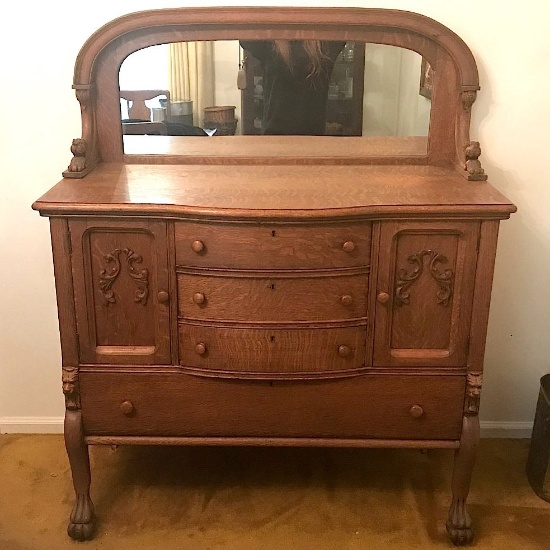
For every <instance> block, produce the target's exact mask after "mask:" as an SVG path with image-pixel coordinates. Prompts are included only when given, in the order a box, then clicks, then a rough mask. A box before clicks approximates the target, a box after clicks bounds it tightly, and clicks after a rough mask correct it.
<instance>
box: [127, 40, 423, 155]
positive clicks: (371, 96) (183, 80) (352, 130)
mask: <svg viewBox="0 0 550 550" xmlns="http://www.w3.org/2000/svg"><path fill="white" fill-rule="evenodd" d="M302 44H303V41H300V42H296V43H293V46H294V49H295V50H297V51H298V54H299V53H300V50H301V49H303V47H302ZM274 45H275V43H274V42H270V41H243V42H242V43H239V41H235V40H234V41H231V40H218V41H215V42H183V43H175V44H174V43H172V44H162V45H157V46H151V47H149V48H144V49H143V50H139V51H137V52H135V53H133V54H131V55H130V56H128V57H127V58H126V59H125V60H124V62H123V64H122V66H121V69H120V73H119V88H120V90H121V92H120V96H121V119H122V120H121V122H122V130H123V134H124V135H125V137H124V145H125V150H126V146H127V144H128V149H129V150H130V151H131V147H132V141H133V142H134V144H137V143H138V142H139V138H128V137H127V136H128V135H159V136H178V135H179V136H182V135H185V136H197V137H199V136H200V137H204V136H216V137H217V136H221V135H235V136H241V135H331V136H342V137H349V136H401V137H404V136H409V137H414V136H418V137H424V138H426V137H427V135H428V127H429V116H430V107H431V100H430V98H429V97H426V95H425V94H422V93H421V91H422V88H421V81H422V58H421V56H420V55H419V54H417V53H416V52H414V51H411V50H407V49H405V48H398V47H395V46H388V45H384V44H364V43H359V42H324V43H323V47H324V48H325V49H326V50H327V52H329V53H331V52H332V59H331V58H330V57H329V55H327V54H325V53H324V52H321V55H322V57H321V59H322V61H324V62H325V63H324V64H323V66H322V70H321V71H320V75H319V76H318V77H317V78H310V77H309V75H308V74H307V72H305V71H304V74H302V73H297V72H296V71H295V70H294V68H293V67H290V68H288V67H287V66H286V65H285V63H283V62H281V63H279V64H278V66H276V65H275V64H274V63H273V62H272V61H271V59H272V58H276V55H277V53H276V51H274V50H275V48H274ZM254 53H255V54H256V55H254ZM298 61H300V58H299V57H298ZM306 63H307V58H306ZM237 67H239V69H238V70H237ZM266 73H267V74H266ZM239 79H241V82H239ZM155 141H157V142H159V143H161V142H162V138H161V139H160V140H147V143H149V144H151V146H152V149H151V151H150V152H151V153H152V152H154V151H155V146H154V143H155ZM417 141H418V142H419V149H421V148H422V147H424V152H425V148H426V139H421V140H417ZM157 148H158V146H157Z"/></svg>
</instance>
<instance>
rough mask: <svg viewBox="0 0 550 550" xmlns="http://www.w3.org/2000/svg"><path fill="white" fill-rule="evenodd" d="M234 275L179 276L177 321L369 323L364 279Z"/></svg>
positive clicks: (307, 275) (352, 277) (337, 276)
mask: <svg viewBox="0 0 550 550" xmlns="http://www.w3.org/2000/svg"><path fill="white" fill-rule="evenodd" d="M232 275H233V274H231V273H226V274H225V275H224V276H222V277H220V276H211V275H207V274H202V275H198V274H196V275H184V274H181V273H180V274H179V275H178V306H179V315H180V316H181V317H185V318H188V319H203V320H206V319H210V320H216V319H228V320H236V321H249V322H254V321H256V322H262V321H263V322H266V321H271V322H279V323H282V322H294V321H306V322H307V321H333V320H338V319H347V320H349V319H358V318H363V319H365V318H366V317H367V307H366V303H365V302H366V295H367V284H368V277H367V276H366V275H364V274H353V275H335V274H333V275H329V276H324V277H319V276H312V275H311V274H305V275H304V274H296V273H295V274H294V277H289V276H287V277H277V275H276V274H275V273H271V274H263V275H262V274H259V273H257V274H255V275H253V274H252V275H250V276H247V277H242V276H241V277H235V276H232Z"/></svg>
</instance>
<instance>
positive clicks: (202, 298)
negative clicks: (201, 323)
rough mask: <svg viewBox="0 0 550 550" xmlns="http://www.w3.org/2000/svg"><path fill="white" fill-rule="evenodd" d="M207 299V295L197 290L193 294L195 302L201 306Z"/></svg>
mask: <svg viewBox="0 0 550 550" xmlns="http://www.w3.org/2000/svg"><path fill="white" fill-rule="evenodd" d="M205 301H206V296H205V295H204V294H203V293H202V292H195V294H193V302H195V304H197V305H199V306H200V305H201V304H204V302H205Z"/></svg>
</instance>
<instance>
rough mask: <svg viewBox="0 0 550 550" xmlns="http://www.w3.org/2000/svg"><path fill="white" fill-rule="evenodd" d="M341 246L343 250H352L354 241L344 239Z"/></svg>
mask: <svg viewBox="0 0 550 550" xmlns="http://www.w3.org/2000/svg"><path fill="white" fill-rule="evenodd" d="M342 248H343V250H344V252H353V251H354V250H355V243H354V242H353V241H346V242H345V243H344V244H343V245H342Z"/></svg>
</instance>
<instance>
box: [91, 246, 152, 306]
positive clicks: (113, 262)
mask: <svg viewBox="0 0 550 550" xmlns="http://www.w3.org/2000/svg"><path fill="white" fill-rule="evenodd" d="M121 256H122V261H125V263H126V271H127V273H128V275H129V276H130V278H131V279H132V280H133V281H134V283H135V285H136V286H137V288H136V291H135V292H134V302H136V303H139V304H142V305H144V306H145V305H147V299H148V297H149V271H148V270H147V269H139V268H138V267H136V266H135V264H136V263H138V264H139V263H141V262H142V261H143V258H142V257H141V256H140V255H139V254H136V253H135V252H134V251H133V250H130V249H129V248H124V249H122V250H120V249H118V248H117V249H115V250H113V252H111V253H110V254H105V256H104V260H105V263H106V264H107V265H106V267H104V268H102V269H100V271H99V289H100V291H101V294H102V295H103V298H104V300H105V304H106V305H110V304H115V303H116V297H115V293H114V291H113V288H112V287H113V285H114V283H115V281H116V280H117V279H118V276H119V275H120V268H121Z"/></svg>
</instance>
